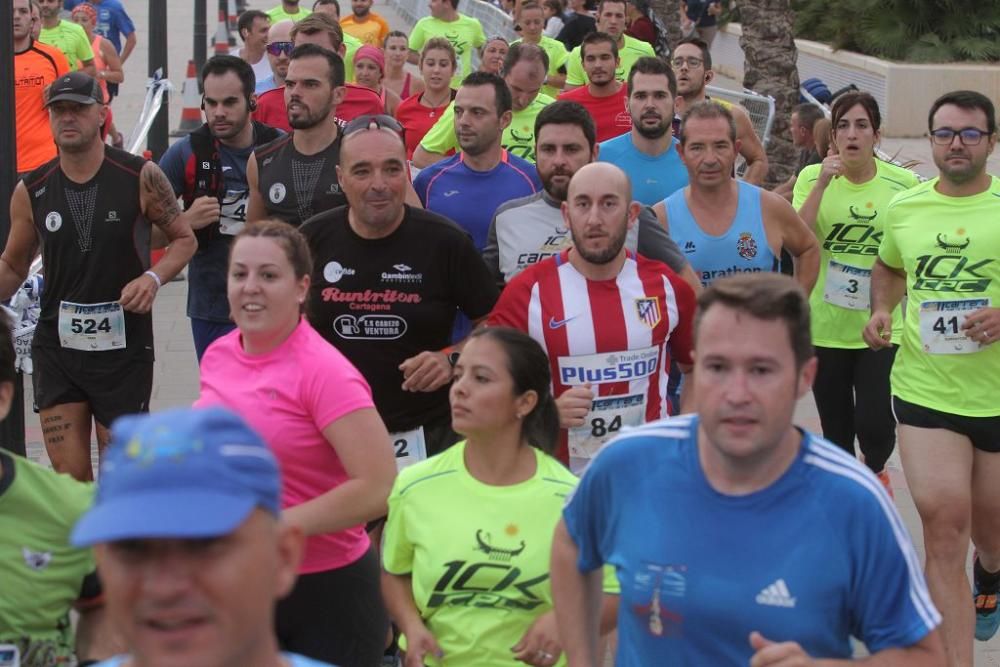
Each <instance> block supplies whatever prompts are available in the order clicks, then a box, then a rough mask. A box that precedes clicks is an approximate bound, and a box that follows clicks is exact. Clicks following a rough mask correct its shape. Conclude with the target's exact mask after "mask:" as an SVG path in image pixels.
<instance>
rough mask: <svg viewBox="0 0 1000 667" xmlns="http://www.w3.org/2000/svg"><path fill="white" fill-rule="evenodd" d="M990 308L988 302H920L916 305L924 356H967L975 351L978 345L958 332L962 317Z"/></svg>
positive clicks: (973, 300)
mask: <svg viewBox="0 0 1000 667" xmlns="http://www.w3.org/2000/svg"><path fill="white" fill-rule="evenodd" d="M989 305H990V300H989V299H959V300H956V301H924V302H923V303H921V304H920V342H921V343H922V344H923V346H924V352H927V353H928V354H970V353H972V352H978V351H979V350H980V349H981V347H980V345H979V343H977V342H976V341H974V340H971V339H969V338H968V337H967V336H966V335H965V331H964V330H963V329H962V324H963V323H964V322H965V318H966V317H967V316H968V315H970V314H971V313H973V312H974V311H977V310H979V309H980V308H987V307H989Z"/></svg>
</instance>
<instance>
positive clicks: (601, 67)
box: [559, 32, 632, 142]
mask: <svg viewBox="0 0 1000 667" xmlns="http://www.w3.org/2000/svg"><path fill="white" fill-rule="evenodd" d="M580 53H581V55H582V56H583V69H584V71H585V72H586V73H587V85H586V86H580V87H579V88H574V89H573V90H570V91H568V92H565V93H563V94H562V95H560V96H559V99H561V100H570V101H573V102H578V103H580V104H582V105H583V107H584V108H585V109H586V110H587V111H588V112H589V113H590V115H591V116H592V117H593V118H594V125H595V126H596V128H597V141H598V142H604V141H607V140H608V139H612V138H614V137H617V136H619V135H620V134H623V133H626V132H628V131H629V129H631V127H632V119H631V118H629V115H628V112H627V111H626V105H627V102H626V87H625V84H623V83H622V82H621V81H619V80H618V79H616V78H615V70H616V69H617V68H618V64H619V62H620V60H619V58H618V44H617V43H616V42H615V38H614V37H612V36H611V35H609V34H608V33H606V32H592V33H590V34H589V35H587V36H586V37H584V38H583V44H581V45H580ZM630 80H631V78H630Z"/></svg>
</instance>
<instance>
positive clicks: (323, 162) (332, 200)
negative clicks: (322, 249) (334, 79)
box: [255, 132, 347, 227]
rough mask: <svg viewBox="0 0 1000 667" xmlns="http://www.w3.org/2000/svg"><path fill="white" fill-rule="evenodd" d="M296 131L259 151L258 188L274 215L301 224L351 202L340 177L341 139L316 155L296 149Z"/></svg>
mask: <svg viewBox="0 0 1000 667" xmlns="http://www.w3.org/2000/svg"><path fill="white" fill-rule="evenodd" d="M294 136H295V132H292V133H291V134H288V135H285V136H283V137H279V138H278V139H275V140H274V141H272V142H271V143H269V144H267V145H265V146H261V147H260V148H258V149H257V150H256V151H255V154H256V157H257V189H258V190H259V191H260V195H261V196H262V197H263V198H264V203H265V204H266V205H267V213H268V215H270V216H274V217H276V218H280V219H281V220H284V221H285V222H287V223H288V224H290V225H294V226H296V227H298V226H299V225H301V224H302V223H303V222H304V221H305V220H308V219H309V218H311V217H313V216H314V215H317V214H319V213H322V212H323V211H329V210H330V209H333V208H336V207H338V206H343V205H344V204H346V203H347V199H346V198H345V197H344V194H343V193H342V192H341V191H340V182H339V181H338V180H337V165H338V164H339V163H340V139H341V135H340V133H339V132H338V133H337V138H336V139H334V141H333V143H332V144H330V145H329V146H327V147H326V149H325V150H322V151H320V152H319V153H316V154H315V155H303V154H302V153H300V152H298V151H297V150H295V142H294V141H293V138H294Z"/></svg>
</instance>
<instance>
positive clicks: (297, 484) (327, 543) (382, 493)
mask: <svg viewBox="0 0 1000 667" xmlns="http://www.w3.org/2000/svg"><path fill="white" fill-rule="evenodd" d="M311 270H312V260H311V258H310V255H309V248H308V246H307V245H306V241H305V239H304V238H303V237H302V235H301V234H300V233H299V232H298V231H297V230H295V229H293V228H292V227H290V226H289V225H287V224H285V223H283V222H278V221H273V220H267V221H263V222H260V223H257V224H254V225H247V227H245V228H244V229H243V231H242V232H240V233H239V234H238V235H237V236H236V238H235V239H234V241H233V245H232V249H231V251H230V259H229V275H228V287H227V290H228V298H229V308H230V312H231V313H232V318H233V320H234V321H235V323H236V326H237V329H236V330H235V331H233V332H232V333H230V334H227V335H226V336H223V337H222V338H219V339H218V340H216V341H215V342H214V343H212V345H211V346H209V348H208V350H207V351H206V352H205V356H204V357H203V359H202V363H201V396H200V398H199V399H198V401H197V403H196V405H198V406H207V405H223V406H226V407H228V408H230V409H232V410H234V411H235V412H237V413H239V414H240V415H241V416H243V417H244V418H245V419H246V420H247V421H248V422H249V423H250V425H251V426H253V427H254V428H255V429H256V430H257V431H258V432H259V433H260V434H261V435H262V436H263V437H264V439H265V440H266V441H267V443H268V444H269V445H270V447H271V449H272V450H273V451H274V454H275V456H276V457H277V459H278V462H279V464H280V466H281V473H282V475H281V476H282V506H283V512H282V514H283V518H284V520H285V521H288V522H290V523H291V524H293V525H295V526H298V527H299V528H300V529H301V530H302V531H303V532H304V533H305V534H306V536H307V538H308V539H307V542H306V552H305V556H304V558H303V561H302V564H301V566H300V568H299V579H298V582H297V583H296V585H295V588H294V589H293V590H292V593H291V594H290V595H289V596H288V597H286V598H285V599H283V600H282V601H281V602H280V603H279V604H278V608H277V614H276V619H275V623H276V626H277V634H278V639H279V641H280V642H281V645H282V648H283V649H284V650H289V651H293V652H296V653H301V654H303V655H306V656H308V657H311V658H315V659H317V660H323V661H325V662H330V663H333V664H338V665H372V664H378V661H379V659H380V656H381V655H382V651H383V648H384V645H385V637H386V632H387V628H388V619H387V618H386V614H385V609H384V607H383V604H382V601H381V598H380V596H379V570H378V560H377V557H376V555H375V550H374V549H373V548H372V545H371V543H370V542H369V539H368V535H367V534H366V533H365V528H364V525H365V522H367V521H370V520H372V519H375V518H378V517H381V516H383V515H384V514H385V509H386V497H387V496H388V494H389V489H390V487H391V486H392V481H393V479H394V477H395V472H396V466H395V457H394V455H393V452H392V446H391V444H390V442H389V434H388V432H387V431H386V429H385V425H384V424H383V423H382V420H381V418H380V417H379V415H378V413H377V412H376V411H375V407H374V404H373V403H372V397H371V390H370V389H369V387H368V384H367V382H365V380H364V378H363V377H361V374H360V373H359V372H358V371H357V370H356V369H355V368H354V366H352V365H351V364H350V363H349V362H348V361H347V360H346V359H345V358H344V357H343V356H342V355H341V354H340V352H338V351H337V350H336V349H335V348H333V347H332V346H331V345H330V344H329V343H327V342H326V341H325V340H324V339H323V338H322V337H321V336H320V335H319V334H317V333H316V331H315V330H313V328H312V327H311V326H309V323H308V321H307V320H306V319H305V318H304V317H302V308H303V304H304V303H305V300H306V295H307V294H308V292H309V280H310V278H309V276H310V274H311Z"/></svg>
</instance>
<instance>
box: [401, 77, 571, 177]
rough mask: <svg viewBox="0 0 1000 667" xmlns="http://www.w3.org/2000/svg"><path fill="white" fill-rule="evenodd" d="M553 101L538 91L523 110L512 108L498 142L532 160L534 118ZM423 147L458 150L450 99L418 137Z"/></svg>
mask: <svg viewBox="0 0 1000 667" xmlns="http://www.w3.org/2000/svg"><path fill="white" fill-rule="evenodd" d="M554 101H555V100H553V99H552V98H551V97H549V96H548V95H542V94H541V93H539V94H538V96H537V97H535V99H534V100H533V101H532V102H531V104H529V105H528V106H527V107H525V108H524V109H521V110H520V111H515V112H514V114H513V117H512V118H511V121H510V125H508V126H507V127H506V128H504V131H503V136H502V137H501V138H500V144H501V145H502V146H503V147H504V148H506V149H507V152H508V153H510V154H512V155H516V156H518V157H520V158H524V159H525V160H527V161H528V162H532V163H533V162H534V161H535V117H537V116H538V114H539V113H540V112H541V110H542V109H544V108H545V107H546V106H547V105H549V104H552V103H553V102H554ZM420 145H421V146H422V147H423V149H424V150H426V151H430V152H431V153H441V154H442V155H444V154H447V153H448V151H458V150H461V149H460V148H459V145H458V137H457V136H456V135H455V103H454V102H452V103H451V104H449V105H448V108H447V109H445V110H444V113H442V114H441V117H440V118H438V120H437V122H436V123H434V126H433V127H432V128H431V129H430V130H429V131H428V132H427V134H425V135H424V138H423V139H421V140H420Z"/></svg>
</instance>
